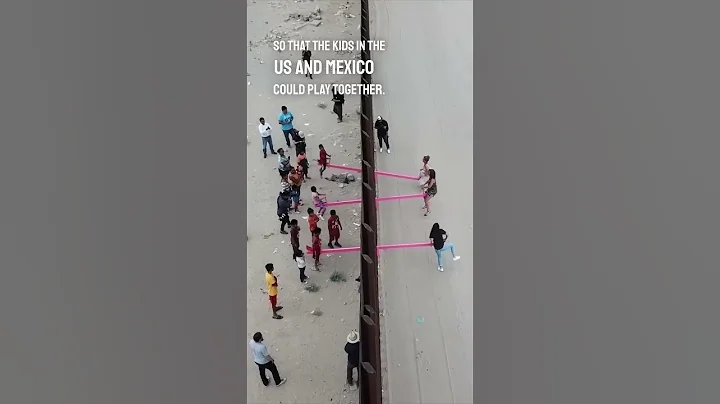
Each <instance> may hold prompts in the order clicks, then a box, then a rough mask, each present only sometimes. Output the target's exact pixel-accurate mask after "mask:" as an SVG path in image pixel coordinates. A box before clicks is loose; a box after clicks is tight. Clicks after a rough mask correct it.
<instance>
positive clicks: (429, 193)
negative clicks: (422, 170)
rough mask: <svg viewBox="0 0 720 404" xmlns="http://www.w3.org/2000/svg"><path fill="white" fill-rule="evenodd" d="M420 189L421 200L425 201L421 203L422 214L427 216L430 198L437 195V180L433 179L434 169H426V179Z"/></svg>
mask: <svg viewBox="0 0 720 404" xmlns="http://www.w3.org/2000/svg"><path fill="white" fill-rule="evenodd" d="M422 189H423V192H424V195H423V200H424V201H425V205H423V209H425V215H424V216H427V215H428V214H430V199H432V198H434V197H435V195H437V180H436V179H435V170H434V169H432V168H431V169H429V170H428V180H427V181H426V182H425V184H424V185H423V186H422Z"/></svg>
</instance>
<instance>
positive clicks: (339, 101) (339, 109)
mask: <svg viewBox="0 0 720 404" xmlns="http://www.w3.org/2000/svg"><path fill="white" fill-rule="evenodd" d="M335 87H336V86H333V88H332V95H333V97H332V102H333V113H334V114H335V115H337V121H338V122H342V117H343V104H345V95H344V94H340V93H339V92H338V91H337V89H336V88H335Z"/></svg>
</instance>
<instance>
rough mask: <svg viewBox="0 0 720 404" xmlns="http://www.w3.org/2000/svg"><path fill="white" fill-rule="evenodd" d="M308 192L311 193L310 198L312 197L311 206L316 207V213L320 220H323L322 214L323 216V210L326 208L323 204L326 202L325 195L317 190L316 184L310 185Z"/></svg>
mask: <svg viewBox="0 0 720 404" xmlns="http://www.w3.org/2000/svg"><path fill="white" fill-rule="evenodd" d="M310 192H311V193H312V199H313V206H315V207H316V208H318V214H320V220H325V218H324V217H323V216H325V210H327V208H326V207H325V205H326V204H327V197H326V196H325V194H321V193H319V192H318V190H317V187H316V186H314V185H313V186H312V187H310Z"/></svg>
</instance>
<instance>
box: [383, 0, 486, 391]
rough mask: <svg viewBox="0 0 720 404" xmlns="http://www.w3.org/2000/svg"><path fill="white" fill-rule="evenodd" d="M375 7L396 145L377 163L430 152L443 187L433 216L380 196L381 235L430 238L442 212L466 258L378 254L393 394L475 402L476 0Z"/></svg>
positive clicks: (388, 185) (416, 160)
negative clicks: (442, 265)
mask: <svg viewBox="0 0 720 404" xmlns="http://www.w3.org/2000/svg"><path fill="white" fill-rule="evenodd" d="M374 6H375V9H374V13H373V14H374V20H373V29H374V36H375V37H376V38H377V39H385V40H386V41H387V46H388V51H387V52H384V53H380V52H377V53H375V54H374V55H373V58H374V59H375V61H376V63H377V67H376V72H375V74H374V80H375V82H377V83H380V84H382V85H383V87H384V89H385V91H386V93H387V95H385V96H382V97H375V99H374V112H375V114H376V115H378V114H380V115H383V116H384V117H386V119H387V120H388V122H389V123H390V126H391V128H390V140H391V149H392V151H393V154H391V155H388V154H383V155H380V156H379V160H378V164H377V165H378V167H379V168H380V169H383V170H387V171H392V172H400V173H407V174H414V173H416V172H417V171H418V169H419V168H420V166H421V161H420V160H421V158H422V156H423V155H426V154H429V155H430V156H431V166H432V167H434V168H436V169H437V171H438V189H439V191H438V196H437V197H436V198H435V200H434V201H433V204H432V205H431V208H432V213H431V215H430V216H429V217H427V218H426V217H423V216H422V211H421V209H420V207H421V205H422V202H421V201H419V200H417V201H416V200H409V201H408V200H406V201H400V202H397V203H385V204H383V205H382V206H381V208H380V212H379V226H380V240H379V242H380V243H397V242H417V241H426V240H427V236H428V233H429V231H430V227H431V226H432V224H433V223H434V222H436V221H437V222H439V223H440V225H441V226H442V227H443V228H444V229H446V231H447V232H448V233H449V235H450V239H451V240H452V242H453V243H454V244H455V245H456V246H457V249H458V251H457V252H458V254H459V255H461V257H462V259H461V260H460V261H457V262H452V260H447V261H449V262H446V269H445V272H443V273H440V272H438V271H437V270H436V266H437V265H436V261H435V254H434V252H432V250H429V249H428V250H408V251H399V252H392V253H386V254H384V255H383V256H382V257H381V263H380V265H381V271H382V288H383V292H384V307H385V309H386V315H385V318H384V320H385V322H384V327H385V328H384V335H385V337H386V338H387V340H386V361H387V362H386V366H387V368H388V369H387V372H386V375H385V377H386V378H387V382H388V383H387V384H388V386H389V387H388V392H387V396H388V398H389V400H390V402H391V403H471V402H472V361H471V358H472V332H473V331H472V330H473V325H472V303H473V301H472V276H473V274H472V264H473V257H472V242H473V239H472V220H473V216H472V213H473V212H472V207H473V206H472V203H473V202H472V190H473V188H472V180H473V178H472V161H473V160H472V159H473V155H472V146H473V131H472V128H473V121H472V116H473V113H472V105H473V104H472V101H473V99H472V85H473V76H472V49H473V42H472V29H473V26H472V2H469V1H442V2H439V1H378V2H375V3H374ZM440 27H442V28H440ZM451 118H452V120H450V119H451ZM451 122H452V123H451ZM379 189H380V193H381V194H383V195H396V194H407V193H414V192H417V185H416V183H415V182H412V181H396V180H391V179H381V180H380V183H379ZM447 255H448V256H449V254H447ZM446 258H447V257H446ZM418 317H423V318H424V321H423V322H422V323H420V322H418V320H417V318H418Z"/></svg>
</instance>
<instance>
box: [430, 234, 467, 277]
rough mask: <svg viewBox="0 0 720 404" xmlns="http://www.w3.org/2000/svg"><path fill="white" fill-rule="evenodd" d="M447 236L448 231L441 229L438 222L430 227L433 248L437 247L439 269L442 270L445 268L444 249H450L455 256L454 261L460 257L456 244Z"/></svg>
mask: <svg viewBox="0 0 720 404" xmlns="http://www.w3.org/2000/svg"><path fill="white" fill-rule="evenodd" d="M447 238H448V234H447V232H445V230H443V229H441V228H440V225H439V224H438V223H435V224H433V226H432V228H431V229H430V239H431V240H432V243H433V248H434V249H435V254H436V255H437V262H438V271H440V272H442V271H443V270H444V269H443V266H442V253H443V251H445V250H450V253H451V254H452V256H453V261H457V260H459V259H460V256H459V255H455V245H453V243H448V242H447Z"/></svg>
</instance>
